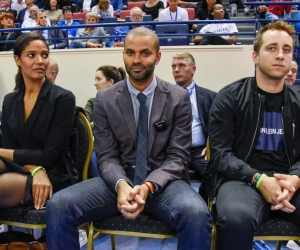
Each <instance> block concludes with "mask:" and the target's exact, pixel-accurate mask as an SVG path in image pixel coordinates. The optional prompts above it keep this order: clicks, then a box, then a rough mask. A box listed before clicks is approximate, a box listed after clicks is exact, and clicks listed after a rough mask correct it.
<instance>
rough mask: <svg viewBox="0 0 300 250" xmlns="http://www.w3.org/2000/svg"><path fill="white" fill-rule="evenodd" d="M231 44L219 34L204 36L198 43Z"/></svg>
mask: <svg viewBox="0 0 300 250" xmlns="http://www.w3.org/2000/svg"><path fill="white" fill-rule="evenodd" d="M209 44H212V45H231V43H229V42H228V41H227V40H225V39H224V38H223V37H220V36H205V37H203V38H202V40H201V42H200V44H199V45H209Z"/></svg>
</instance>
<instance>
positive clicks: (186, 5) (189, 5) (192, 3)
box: [178, 0, 201, 13]
mask: <svg viewBox="0 0 300 250" xmlns="http://www.w3.org/2000/svg"><path fill="white" fill-rule="evenodd" d="M200 2H201V0H196V1H189V0H182V1H181V0H179V2H178V6H180V7H181V8H193V9H194V10H195V13H196V12H197V9H198V4H200Z"/></svg>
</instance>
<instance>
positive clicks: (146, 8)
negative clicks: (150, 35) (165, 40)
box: [141, 0, 165, 21]
mask: <svg viewBox="0 0 300 250" xmlns="http://www.w3.org/2000/svg"><path fill="white" fill-rule="evenodd" d="M164 8H165V7H164V4H163V2H162V1H160V0H149V1H147V2H146V3H145V4H144V5H143V6H142V7H141V9H142V11H143V12H144V13H145V14H146V15H151V16H152V20H153V21H158V14H159V13H160V12H161V11H162V10H163V9H164Z"/></svg>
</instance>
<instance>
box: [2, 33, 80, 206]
mask: <svg viewBox="0 0 300 250" xmlns="http://www.w3.org/2000/svg"><path fill="white" fill-rule="evenodd" d="M14 60H15V62H16V65H17V67H18V73H17V75H16V78H15V80H16V86H15V91H14V92H12V93H10V94H7V95H6V96H5V98H4V101H3V108H2V124H1V127H2V143H3V146H2V148H0V208H6V207H13V206H20V205H22V207H24V206H25V207H26V208H28V207H29V208H30V207H33V206H34V207H35V208H36V209H43V208H44V206H45V204H46V201H47V199H49V198H51V196H52V193H54V192H56V191H59V190H61V189H63V188H66V187H68V186H70V185H71V184H73V183H72V181H71V179H72V178H74V180H75V181H77V179H78V174H77V171H76V169H75V167H74V166H69V167H68V166H67V164H66V160H71V155H70V152H69V137H70V135H71V131H72V126H73V120H74V110H75V96H74V95H73V94H72V92H70V91H68V90H65V89H63V88H61V87H59V86H58V85H54V84H52V83H51V82H50V81H49V80H48V78H47V77H45V74H46V69H47V67H48V65H49V47H48V44H47V42H46V40H45V38H44V37H43V36H41V35H39V34H36V33H34V32H31V33H27V34H23V35H22V36H20V37H19V38H18V39H17V40H16V42H15V44H14ZM72 176H73V177H72Z"/></svg>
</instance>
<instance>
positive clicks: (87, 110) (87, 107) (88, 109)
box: [84, 98, 94, 122]
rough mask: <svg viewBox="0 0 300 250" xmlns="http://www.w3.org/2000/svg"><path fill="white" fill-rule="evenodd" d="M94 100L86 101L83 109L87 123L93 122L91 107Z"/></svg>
mask: <svg viewBox="0 0 300 250" xmlns="http://www.w3.org/2000/svg"><path fill="white" fill-rule="evenodd" d="M93 100H94V98H91V99H89V100H88V102H87V104H86V105H85V107H84V111H85V116H86V118H87V119H88V121H89V122H92V121H93V106H94V101H93Z"/></svg>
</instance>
